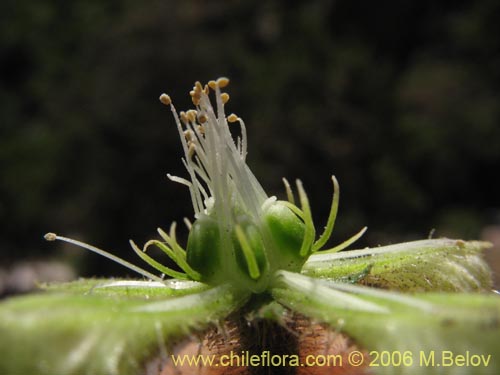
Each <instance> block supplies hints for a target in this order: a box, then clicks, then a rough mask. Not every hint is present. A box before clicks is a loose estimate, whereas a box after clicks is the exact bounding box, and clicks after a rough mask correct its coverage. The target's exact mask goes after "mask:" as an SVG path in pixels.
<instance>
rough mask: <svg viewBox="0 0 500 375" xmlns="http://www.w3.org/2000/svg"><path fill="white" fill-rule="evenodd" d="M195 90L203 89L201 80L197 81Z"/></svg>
mask: <svg viewBox="0 0 500 375" xmlns="http://www.w3.org/2000/svg"><path fill="white" fill-rule="evenodd" d="M194 90H195V91H196V92H198V93H199V92H201V91H203V87H202V86H201V82H200V81H196V82H195V84H194Z"/></svg>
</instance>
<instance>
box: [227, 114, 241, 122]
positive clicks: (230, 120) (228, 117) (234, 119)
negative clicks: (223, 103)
mask: <svg viewBox="0 0 500 375" xmlns="http://www.w3.org/2000/svg"><path fill="white" fill-rule="evenodd" d="M227 121H228V122H236V121H238V116H236V115H235V114H234V113H231V114H230V115H229V116H227Z"/></svg>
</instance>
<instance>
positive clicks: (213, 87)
mask: <svg viewBox="0 0 500 375" xmlns="http://www.w3.org/2000/svg"><path fill="white" fill-rule="evenodd" d="M208 87H210V88H211V89H212V90H215V88H216V87H217V83H216V82H215V81H208Z"/></svg>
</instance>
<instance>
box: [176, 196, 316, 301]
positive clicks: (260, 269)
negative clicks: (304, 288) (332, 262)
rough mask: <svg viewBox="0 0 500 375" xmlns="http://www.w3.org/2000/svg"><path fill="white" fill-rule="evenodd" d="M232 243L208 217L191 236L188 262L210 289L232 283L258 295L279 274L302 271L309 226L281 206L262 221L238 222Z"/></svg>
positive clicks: (266, 213)
mask: <svg viewBox="0 0 500 375" xmlns="http://www.w3.org/2000/svg"><path fill="white" fill-rule="evenodd" d="M230 232H231V233H230V236H228V240H227V241H225V240H224V239H223V238H222V236H221V230H220V228H219V226H218V222H217V220H215V219H213V218H211V217H210V216H207V215H203V216H201V217H200V218H198V219H197V220H196V221H195V222H194V224H193V227H192V229H191V231H190V233H189V238H188V245H187V254H186V260H187V263H188V264H189V265H190V266H191V267H192V268H193V269H194V270H196V271H198V272H199V273H200V274H201V281H203V282H206V283H208V284H211V285H217V284H222V283H224V282H231V283H233V284H235V285H239V286H240V287H242V288H244V289H247V290H251V291H252V292H254V293H259V292H261V291H264V290H265V289H266V286H267V283H268V282H269V280H270V278H271V276H272V274H273V273H274V272H276V271H278V270H288V271H298V270H300V269H301V268H302V265H303V264H304V262H305V261H306V260H307V257H308V256H305V257H304V256H301V255H300V248H301V246H302V242H303V240H304V233H305V225H304V223H303V221H302V220H301V219H300V218H299V217H298V216H297V215H295V214H294V213H293V212H292V211H291V210H290V209H289V208H288V207H286V206H285V205H283V204H281V203H279V202H276V203H274V204H272V205H271V206H270V207H268V208H267V209H266V210H265V211H264V212H263V213H262V216H261V218H259V220H258V222H256V220H253V218H252V217H251V216H250V215H246V214H241V213H240V214H238V215H235V217H234V222H233V225H232V229H231V231H230Z"/></svg>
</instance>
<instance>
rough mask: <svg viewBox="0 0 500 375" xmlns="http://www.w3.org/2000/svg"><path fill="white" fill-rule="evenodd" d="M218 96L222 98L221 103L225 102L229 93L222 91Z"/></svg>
mask: <svg viewBox="0 0 500 375" xmlns="http://www.w3.org/2000/svg"><path fill="white" fill-rule="evenodd" d="M220 98H221V99H222V103H224V104H226V103H227V102H228V101H229V94H228V93H226V92H223V93H222V94H221V95H220Z"/></svg>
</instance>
